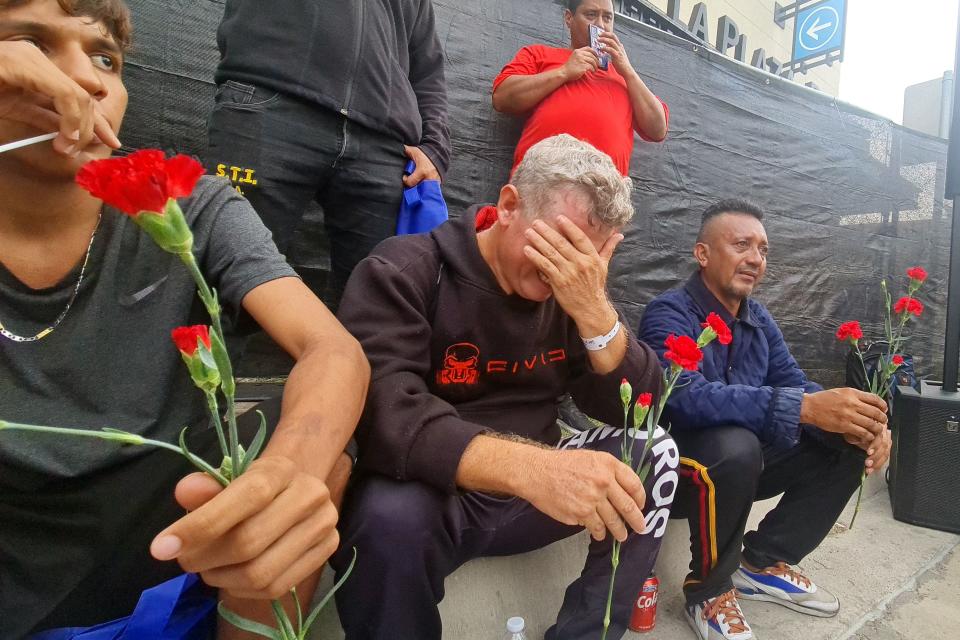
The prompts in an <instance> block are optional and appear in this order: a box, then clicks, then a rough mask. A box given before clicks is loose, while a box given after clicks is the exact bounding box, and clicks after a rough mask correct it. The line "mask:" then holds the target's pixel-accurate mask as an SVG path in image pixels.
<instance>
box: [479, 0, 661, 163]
mask: <svg viewBox="0 0 960 640" xmlns="http://www.w3.org/2000/svg"><path fill="white" fill-rule="evenodd" d="M563 19H564V21H565V22H566V24H567V28H568V29H570V48H569V49H560V48H557V47H548V46H546V45H539V44H537V45H531V46H528V47H524V48H522V49H520V51H519V52H518V53H517V55H516V56H515V57H514V58H513V60H512V61H511V62H510V63H509V64H507V66H505V67H504V68H503V71H501V72H500V75H499V76H497V78H496V80H494V81H493V108H494V109H496V110H497V111H500V112H502V113H511V114H515V115H527V114H529V119H528V120H527V124H526V126H525V127H524V129H523V134H522V135H521V136H520V142H519V143H518V144H517V150H516V152H515V153H514V156H513V166H514V168H516V166H517V165H518V164H519V163H520V161H521V160H522V159H523V156H524V154H525V153H526V152H527V149H529V148H530V147H531V146H532V145H534V144H536V143H537V142H539V141H540V140H543V139H544V138H548V137H550V136H553V135H556V134H559V133H569V134H570V135H572V136H574V137H575V138H579V139H580V140H584V141H586V142H589V143H590V144H592V145H593V146H595V147H597V148H598V149H600V150H601V151H603V152H605V153H606V154H607V155H609V156H610V157H611V158H612V159H613V162H614V164H615V165H616V167H617V169H619V170H620V173H622V174H623V175H627V174H628V173H629V170H630V156H631V154H632V153H633V132H634V131H636V132H637V133H639V134H640V137H641V138H643V139H644V140H647V141H650V142H660V141H662V140H663V139H664V138H666V136H667V121H668V118H669V113H670V112H669V110H668V109H667V105H666V104H665V103H664V102H663V101H662V100H660V99H659V98H658V97H657V96H655V95H653V93H652V92H651V91H650V89H648V88H647V85H646V84H644V82H643V80H642V79H641V78H640V75H639V74H638V73H637V72H636V71H635V70H634V68H633V66H631V64H630V60H629V58H628V57H627V52H626V50H625V49H624V47H623V44H622V43H621V42H620V39H619V38H617V36H616V34H614V33H613V20H614V14H613V1H612V0H567V7H566V9H565V10H564V12H563ZM591 24H595V25H597V26H598V27H600V28H601V29H603V32H602V33H601V34H600V38H599V42H600V47H601V50H602V52H603V53H604V54H606V55H607V56H609V65H608V67H607V70H605V71H604V70H603V69H601V68H600V57H599V56H598V55H597V53H596V52H595V51H594V50H593V49H592V48H591V47H590V25H591Z"/></svg>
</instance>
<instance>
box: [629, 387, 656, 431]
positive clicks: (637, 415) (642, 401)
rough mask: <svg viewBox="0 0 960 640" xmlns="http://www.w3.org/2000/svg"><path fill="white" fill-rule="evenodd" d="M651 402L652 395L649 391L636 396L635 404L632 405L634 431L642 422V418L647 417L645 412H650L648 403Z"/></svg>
mask: <svg viewBox="0 0 960 640" xmlns="http://www.w3.org/2000/svg"><path fill="white" fill-rule="evenodd" d="M651 402H653V395H652V394H649V393H641V394H640V395H639V396H637V404H635V405H634V407H633V429H634V431H636V430H639V429H640V425H642V424H643V422H644V420H646V419H647V414H648V413H650V403H651Z"/></svg>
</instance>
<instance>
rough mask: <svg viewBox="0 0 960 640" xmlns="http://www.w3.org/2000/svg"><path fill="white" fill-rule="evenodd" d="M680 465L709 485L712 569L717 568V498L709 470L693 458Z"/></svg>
mask: <svg viewBox="0 0 960 640" xmlns="http://www.w3.org/2000/svg"><path fill="white" fill-rule="evenodd" d="M680 464H682V465H684V466H687V467H690V468H691V469H695V470H696V471H698V472H699V473H700V477H701V478H703V482H704V483H705V484H706V485H707V495H708V497H707V519H708V521H709V523H710V568H711V569H712V568H713V567H715V566H717V496H716V490H715V489H714V487H713V480H711V479H710V473H709V472H708V471H707V468H706V467H705V466H703V465H702V464H700V463H699V462H697V461H696V460H693V459H692V458H683V457H681V458H680Z"/></svg>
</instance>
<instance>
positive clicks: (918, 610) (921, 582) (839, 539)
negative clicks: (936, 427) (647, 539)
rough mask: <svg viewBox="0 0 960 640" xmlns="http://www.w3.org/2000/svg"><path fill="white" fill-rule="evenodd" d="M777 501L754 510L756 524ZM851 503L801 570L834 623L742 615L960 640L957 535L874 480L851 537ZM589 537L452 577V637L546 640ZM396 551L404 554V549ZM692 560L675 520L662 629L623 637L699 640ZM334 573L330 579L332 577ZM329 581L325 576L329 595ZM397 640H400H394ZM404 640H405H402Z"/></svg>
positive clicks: (867, 637)
mask: <svg viewBox="0 0 960 640" xmlns="http://www.w3.org/2000/svg"><path fill="white" fill-rule="evenodd" d="M774 504H776V501H775V500H773V501H766V502H763V503H757V505H756V506H755V508H754V510H753V512H752V514H751V522H750V526H751V527H752V526H755V524H756V522H759V520H760V518H762V516H763V515H764V514H765V513H766V512H767V511H768V510H769V509H770V508H772V506H773V505H774ZM853 504H854V500H851V502H850V504H849V505H848V506H847V509H846V510H845V511H844V513H843V515H842V516H841V518H840V522H839V523H838V524H837V525H836V526H835V527H834V530H833V532H832V533H831V534H830V535H829V537H828V538H827V539H826V540H825V541H824V543H823V544H822V545H821V546H820V548H819V549H817V550H816V551H815V552H814V553H813V554H811V555H810V556H809V557H808V558H806V559H805V561H804V562H803V565H802V569H803V570H804V571H805V572H806V573H807V574H808V575H810V577H811V578H813V579H814V581H816V582H817V583H818V584H821V585H823V586H824V587H825V588H827V589H828V590H830V591H832V592H833V593H835V594H836V595H837V596H838V597H839V598H840V603H841V609H840V613H839V614H838V615H837V616H836V617H834V618H827V619H824V618H815V617H811V616H804V615H801V614H798V613H795V612H793V611H791V610H789V609H786V608H784V607H780V606H778V605H775V604H768V603H759V602H745V603H743V609H744V613H745V614H746V616H747V620H748V622H749V623H750V625H751V626H752V627H753V630H754V635H755V637H756V638H758V639H760V640H774V639H776V640H780V639H790V640H793V639H798V640H800V639H802V640H821V639H823V640H826V639H828V638H829V639H832V640H914V639H919V638H923V639H924V640H956V639H957V638H960V551H958V550H957V549H958V546H960V536H957V535H953V534H948V533H943V532H939V531H933V530H931V529H923V528H920V527H915V526H911V525H907V524H904V523H901V522H897V521H895V520H894V519H893V515H892V512H891V508H890V500H889V498H888V496H887V491H886V483H885V482H884V481H883V479H882V477H880V476H879V475H878V476H876V477H871V478H870V480H869V482H868V484H867V487H866V490H865V492H864V503H863V505H862V506H861V509H860V515H859V516H858V517H857V523H856V526H855V528H854V529H853V530H847V527H846V524H847V523H849V521H850V517H851V516H852V515H853ZM586 548H587V538H586V535H585V534H581V535H578V536H575V537H573V538H570V539H568V540H565V541H563V542H560V543H557V544H555V545H552V546H551V547H548V548H546V549H542V550H540V551H537V552H534V553H529V554H525V555H521V556H514V557H510V558H484V559H480V560H475V561H472V562H470V563H468V564H466V565H465V566H464V567H462V568H461V569H459V570H458V571H457V572H456V573H454V574H453V575H452V576H450V578H448V579H447V582H446V589H447V596H446V598H445V599H444V601H443V602H442V603H441V605H440V610H441V614H442V616H443V624H444V634H443V637H444V638H445V639H448V640H487V639H490V640H497V639H498V638H500V637H501V630H502V629H503V628H504V625H505V622H506V619H507V618H508V617H510V616H513V615H521V616H523V617H524V618H525V619H526V620H527V629H528V633H529V637H530V639H531V640H535V639H539V638H542V637H543V633H544V631H546V629H547V627H549V626H550V624H551V623H552V621H553V619H554V617H555V616H556V613H557V609H558V608H559V606H560V602H561V600H562V597H563V590H564V588H565V586H566V585H567V583H569V582H570V581H572V580H573V579H574V578H575V577H576V576H577V575H578V574H579V572H580V569H581V567H582V563H583V560H584V558H585V556H586ZM398 551H399V550H398ZM689 561H690V553H689V546H688V539H687V524H686V522H685V521H671V523H670V527H669V528H668V530H667V534H666V536H665V539H664V544H663V547H662V550H661V553H660V559H659V561H658V563H657V575H658V576H659V577H660V602H659V608H658V614H657V627H656V629H655V630H654V631H653V632H651V633H648V634H642V635H641V634H634V633H629V632H628V633H627V635H626V636H624V637H625V638H627V639H629V640H639V639H641V638H643V639H648V640H652V639H654V638H656V639H674V638H676V639H678V640H693V638H695V636H694V634H693V632H692V631H691V630H690V628H689V627H688V626H687V624H686V622H685V620H684V619H683V613H682V611H683V600H682V597H681V595H680V586H681V584H682V582H683V577H684V575H685V574H686V571H687V565H688V563H689ZM327 573H328V574H329V572H327ZM330 584H332V578H331V577H330V576H329V575H326V576H325V578H324V581H323V585H322V586H321V589H322V591H321V592H325V591H326V590H327V589H328V588H329V586H330ZM313 637H314V638H315V639H316V640H320V639H323V640H332V639H334V638H343V632H342V631H341V630H340V628H339V623H338V620H337V617H336V613H335V611H334V609H333V608H331V609H330V610H328V611H325V612H324V615H323V616H322V618H321V621H320V623H319V625H318V628H317V631H316V632H315V633H314V634H313ZM398 640H399V639H398ZM404 640H405V639H404Z"/></svg>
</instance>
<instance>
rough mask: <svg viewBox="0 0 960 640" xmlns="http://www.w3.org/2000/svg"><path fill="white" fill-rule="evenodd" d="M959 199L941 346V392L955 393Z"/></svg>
mask: <svg viewBox="0 0 960 640" xmlns="http://www.w3.org/2000/svg"><path fill="white" fill-rule="evenodd" d="M958 207H960V198H956V197H954V198H953V222H952V227H953V228H952V229H951V231H950V275H949V279H948V280H947V282H948V285H947V330H946V334H945V339H944V344H943V388H942V389H943V391H944V392H946V393H955V392H956V391H957V364H958V362H960V355H958V354H960V216H958V215H957V214H958V213H960V209H958Z"/></svg>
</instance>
